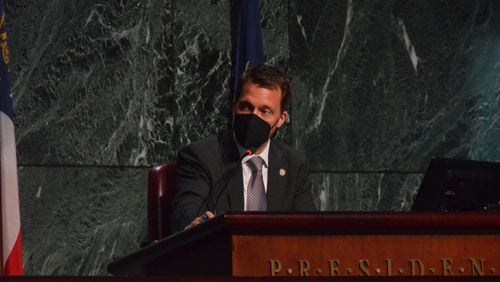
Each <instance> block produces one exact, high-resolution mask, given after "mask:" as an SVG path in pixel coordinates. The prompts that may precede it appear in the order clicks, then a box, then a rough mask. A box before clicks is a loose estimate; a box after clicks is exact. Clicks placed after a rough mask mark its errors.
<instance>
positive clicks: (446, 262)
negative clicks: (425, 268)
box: [441, 258, 453, 276]
mask: <svg viewBox="0 0 500 282" xmlns="http://www.w3.org/2000/svg"><path fill="white" fill-rule="evenodd" d="M452 263H453V260H452V259H450V258H441V264H442V266H443V276H446V275H452V274H453V273H452V272H451V264H452Z"/></svg>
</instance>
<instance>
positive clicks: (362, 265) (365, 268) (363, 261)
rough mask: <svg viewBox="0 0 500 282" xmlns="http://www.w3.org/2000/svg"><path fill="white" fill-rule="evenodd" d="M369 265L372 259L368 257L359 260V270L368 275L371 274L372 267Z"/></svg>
mask: <svg viewBox="0 0 500 282" xmlns="http://www.w3.org/2000/svg"><path fill="white" fill-rule="evenodd" d="M369 266H370V261H368V260H367V259H360V260H359V270H360V271H361V272H362V273H363V274H365V275H366V276H370V269H369V268H368V267H369Z"/></svg>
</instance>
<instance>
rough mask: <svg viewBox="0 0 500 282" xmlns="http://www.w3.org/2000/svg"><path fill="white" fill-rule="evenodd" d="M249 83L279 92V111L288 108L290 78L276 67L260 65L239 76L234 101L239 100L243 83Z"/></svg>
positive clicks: (290, 93)
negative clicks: (278, 90)
mask: <svg viewBox="0 0 500 282" xmlns="http://www.w3.org/2000/svg"><path fill="white" fill-rule="evenodd" d="M247 82H251V83H253V84H257V85H258V86H259V87H262V88H267V89H277V88H278V89H280V90H281V111H284V110H285V109H287V108H288V101H289V100H290V96H291V95H292V90H291V88H290V78H289V77H288V75H287V74H286V73H284V72H282V71H280V70H279V69H278V68H276V67H271V66H266V65H260V66H254V67H250V68H248V69H247V70H246V71H245V72H244V73H243V75H242V76H241V80H240V85H239V86H238V95H237V97H236V100H239V98H240V96H241V91H242V90H243V86H244V85H245V83H247Z"/></svg>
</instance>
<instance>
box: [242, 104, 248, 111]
mask: <svg viewBox="0 0 500 282" xmlns="http://www.w3.org/2000/svg"><path fill="white" fill-rule="evenodd" d="M248 109H250V107H249V106H248V105H245V104H242V105H240V110H242V111H246V110H248Z"/></svg>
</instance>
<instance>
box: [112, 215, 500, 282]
mask: <svg viewBox="0 0 500 282" xmlns="http://www.w3.org/2000/svg"><path fill="white" fill-rule="evenodd" d="M108 271H109V272H110V273H111V274H115V275H154V276H158V275H160V276H162V275H164V276H182V275H190V276H193V275H201V276H204V277H207V276H217V277H224V276H227V277H254V276H258V277H266V276H353V277H360V276H375V277H387V276H392V277H398V276H433V277H441V276H500V213H498V212H460V213H458V212H457V213H410V212H404V213H403V212H398V213H395V212H394V213H393V212H391V213H372V212H370V213H359V212H356V213H320V212H317V213H293V214H291V213H250V212H245V213H242V212H240V213H233V212H231V213H227V214H224V215H221V216H218V217H216V218H214V219H212V220H210V221H208V222H205V223H203V224H201V225H198V226H196V227H195V228H192V229H190V230H186V231H184V232H180V233H177V234H174V235H172V236H170V237H168V238H165V239H164V240H161V241H159V242H157V243H155V244H152V245H150V246H148V247H146V248H143V249H141V250H139V251H137V252H135V253H133V254H131V255H129V256H127V257H124V258H122V259H119V260H116V261H114V262H112V263H110V264H109V265H108Z"/></svg>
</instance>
